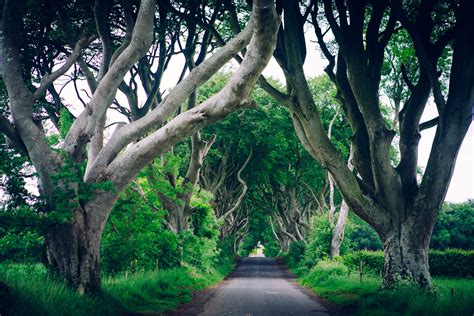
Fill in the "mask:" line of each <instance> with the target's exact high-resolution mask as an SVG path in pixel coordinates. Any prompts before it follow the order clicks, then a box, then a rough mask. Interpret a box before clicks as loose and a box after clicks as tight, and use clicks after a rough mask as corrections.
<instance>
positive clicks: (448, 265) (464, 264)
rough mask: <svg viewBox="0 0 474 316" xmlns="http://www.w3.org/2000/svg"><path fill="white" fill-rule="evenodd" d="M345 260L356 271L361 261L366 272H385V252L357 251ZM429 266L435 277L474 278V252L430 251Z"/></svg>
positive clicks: (459, 250)
mask: <svg viewBox="0 0 474 316" xmlns="http://www.w3.org/2000/svg"><path fill="white" fill-rule="evenodd" d="M343 260H344V264H345V265H347V266H348V267H349V268H351V269H354V270H357V269H359V264H360V261H361V260H362V264H363V266H364V267H363V269H364V270H365V271H370V272H373V273H377V274H378V273H380V272H381V271H382V270H383V263H384V256H383V251H367V250H362V251H355V252H351V253H348V254H346V255H345V256H344V257H343ZM429 265H430V272H431V275H433V276H450V277H469V276H470V277H474V250H461V249H447V250H430V251H429Z"/></svg>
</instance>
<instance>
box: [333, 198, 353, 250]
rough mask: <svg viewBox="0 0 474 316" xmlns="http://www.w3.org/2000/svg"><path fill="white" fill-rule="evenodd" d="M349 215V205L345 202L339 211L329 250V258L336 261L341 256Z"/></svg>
mask: <svg viewBox="0 0 474 316" xmlns="http://www.w3.org/2000/svg"><path fill="white" fill-rule="evenodd" d="M348 213H349V205H347V203H346V202H345V201H344V200H343V201H342V205H341V208H340V210H339V217H338V218H337V223H336V226H335V227H334V229H333V233H332V239H331V248H330V249H329V257H330V258H331V259H334V258H335V257H338V256H339V252H340V250H341V245H342V242H343V241H344V230H345V226H346V221H347V215H348Z"/></svg>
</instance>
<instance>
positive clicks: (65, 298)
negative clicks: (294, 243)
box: [0, 261, 233, 316]
mask: <svg viewBox="0 0 474 316" xmlns="http://www.w3.org/2000/svg"><path fill="white" fill-rule="evenodd" d="M232 268H233V264H232V263H231V262H230V261H229V262H225V263H223V264H222V265H221V266H219V267H218V268H215V269H209V270H208V271H206V272H202V271H200V270H198V269H195V268H193V267H189V266H188V267H180V268H174V269H168V270H157V271H142V272H136V273H134V274H130V275H125V274H122V275H118V276H114V277H105V278H104V279H103V280H102V290H101V293H99V294H97V295H95V296H89V295H79V294H78V293H76V292H75V291H73V290H71V289H70V288H68V287H67V286H66V284H65V283H64V282H63V281H61V280H60V279H57V278H54V277H52V276H50V275H49V274H48V273H47V271H46V268H45V267H44V266H43V265H41V264H34V265H27V264H8V265H7V264H0V314H1V315H38V316H40V315H65V316H68V315H71V316H72V315H78V316H79V315H88V316H92V315H117V314H121V313H124V312H133V313H161V312H163V311H167V310H173V309H174V308H176V306H177V305H178V304H180V303H182V302H188V301H190V300H191V298H192V293H193V291H197V290H201V289H203V288H205V287H207V286H209V285H211V284H213V283H217V282H219V281H220V280H222V279H223V278H224V277H225V276H226V275H227V274H228V273H229V272H230V271H231V270H232Z"/></svg>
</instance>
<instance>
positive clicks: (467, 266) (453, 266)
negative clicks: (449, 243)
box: [429, 249, 474, 277]
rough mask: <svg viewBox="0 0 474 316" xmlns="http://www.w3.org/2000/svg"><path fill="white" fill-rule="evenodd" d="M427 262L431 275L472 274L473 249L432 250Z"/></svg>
mask: <svg viewBox="0 0 474 316" xmlns="http://www.w3.org/2000/svg"><path fill="white" fill-rule="evenodd" d="M429 263H430V272H431V274H432V275H439V276H456V277H467V276H471V277H473V276H474V250H460V249H447V250H432V251H430V255H429Z"/></svg>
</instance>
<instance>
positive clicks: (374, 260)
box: [343, 250, 384, 274]
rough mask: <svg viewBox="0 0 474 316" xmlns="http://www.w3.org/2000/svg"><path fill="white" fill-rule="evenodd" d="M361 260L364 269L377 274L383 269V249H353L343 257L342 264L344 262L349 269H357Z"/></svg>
mask: <svg viewBox="0 0 474 316" xmlns="http://www.w3.org/2000/svg"><path fill="white" fill-rule="evenodd" d="M361 260H362V265H363V269H364V271H369V272H373V273H376V274H378V273H380V271H382V270H383V263H384V255H383V251H369V250H361V251H354V252H351V253H348V254H346V255H345V256H344V257H343V261H344V264H346V265H347V266H348V267H349V268H350V269H351V270H358V269H359V264H360V261H361Z"/></svg>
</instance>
